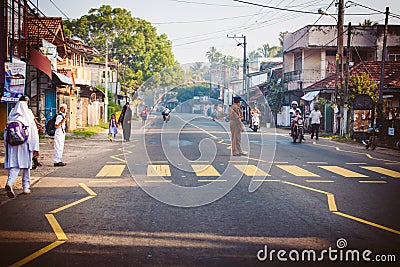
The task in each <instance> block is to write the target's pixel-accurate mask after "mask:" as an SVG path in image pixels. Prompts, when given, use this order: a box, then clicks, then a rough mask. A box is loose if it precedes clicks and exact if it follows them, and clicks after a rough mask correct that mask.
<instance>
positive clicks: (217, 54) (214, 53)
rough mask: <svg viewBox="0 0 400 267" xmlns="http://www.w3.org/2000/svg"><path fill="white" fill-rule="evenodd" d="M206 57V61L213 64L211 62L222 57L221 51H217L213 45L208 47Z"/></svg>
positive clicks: (215, 61)
mask: <svg viewBox="0 0 400 267" xmlns="http://www.w3.org/2000/svg"><path fill="white" fill-rule="evenodd" d="M206 57H207V58H208V61H209V62H210V63H211V64H213V63H217V62H218V61H219V60H220V59H221V57H222V53H221V52H219V51H218V50H217V48H215V47H214V46H212V47H210V50H209V51H207V53H206Z"/></svg>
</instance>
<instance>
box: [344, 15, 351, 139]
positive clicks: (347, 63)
mask: <svg viewBox="0 0 400 267" xmlns="http://www.w3.org/2000/svg"><path fill="white" fill-rule="evenodd" d="M350 42H351V22H349V26H348V27H347V55H346V71H345V75H346V79H345V86H344V108H343V134H344V136H346V134H347V104H348V101H349V96H348V94H349V76H350V73H349V62H350Z"/></svg>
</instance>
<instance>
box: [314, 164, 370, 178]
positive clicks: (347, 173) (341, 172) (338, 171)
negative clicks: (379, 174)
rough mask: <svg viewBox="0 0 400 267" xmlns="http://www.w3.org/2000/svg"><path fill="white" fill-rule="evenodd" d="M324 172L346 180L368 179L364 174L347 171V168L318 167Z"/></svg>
mask: <svg viewBox="0 0 400 267" xmlns="http://www.w3.org/2000/svg"><path fill="white" fill-rule="evenodd" d="M318 167H320V168H322V169H324V170H327V171H330V172H333V173H335V174H338V175H341V176H343V177H346V178H365V177H368V176H366V175H364V174H361V173H358V172H353V171H351V170H347V169H345V168H342V167H339V166H318Z"/></svg>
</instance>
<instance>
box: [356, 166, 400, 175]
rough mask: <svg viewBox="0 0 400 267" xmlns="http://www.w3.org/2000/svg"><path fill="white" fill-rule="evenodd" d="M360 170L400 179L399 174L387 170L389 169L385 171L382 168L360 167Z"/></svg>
mask: <svg viewBox="0 0 400 267" xmlns="http://www.w3.org/2000/svg"><path fill="white" fill-rule="evenodd" d="M361 168H363V169H366V170H369V171H373V172H377V173H380V174H383V175H386V176H390V177H393V178H400V172H396V171H393V170H389V169H385V168H382V167H363V166H361Z"/></svg>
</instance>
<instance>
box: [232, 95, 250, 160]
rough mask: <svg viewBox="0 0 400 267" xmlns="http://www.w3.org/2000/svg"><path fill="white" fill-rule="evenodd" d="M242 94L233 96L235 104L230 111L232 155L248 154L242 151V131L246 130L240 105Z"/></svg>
mask: <svg viewBox="0 0 400 267" xmlns="http://www.w3.org/2000/svg"><path fill="white" fill-rule="evenodd" d="M240 99H241V98H240V96H235V97H234V98H233V104H232V106H231V108H230V111H229V119H230V124H229V127H230V130H231V138H232V140H231V146H232V155H233V156H242V155H246V153H244V152H243V151H242V148H241V145H240V143H241V132H243V131H244V127H243V123H242V120H243V112H242V108H241V107H240Z"/></svg>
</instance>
